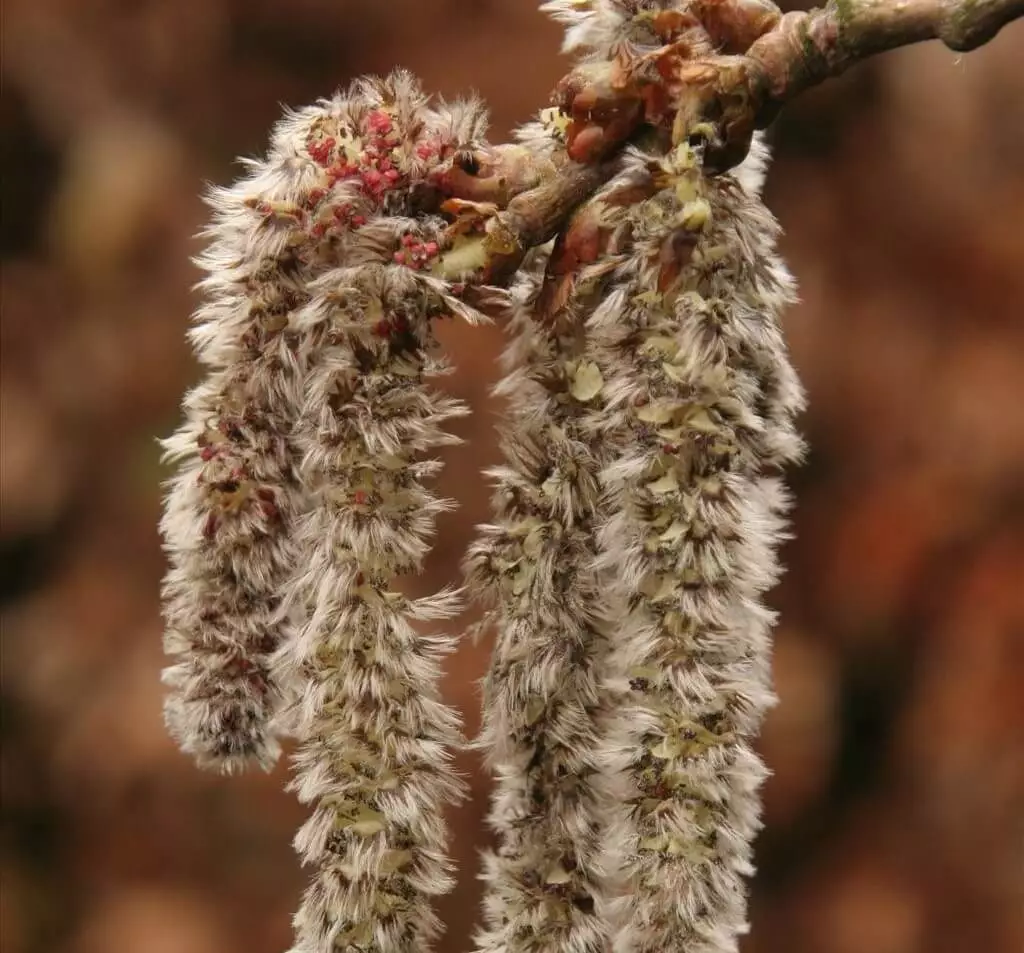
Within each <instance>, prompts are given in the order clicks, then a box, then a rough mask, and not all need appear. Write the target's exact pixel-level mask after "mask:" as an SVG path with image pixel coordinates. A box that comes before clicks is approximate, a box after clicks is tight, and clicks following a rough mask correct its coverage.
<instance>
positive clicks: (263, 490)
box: [256, 486, 274, 503]
mask: <svg viewBox="0 0 1024 953" xmlns="http://www.w3.org/2000/svg"><path fill="white" fill-rule="evenodd" d="M256 496H257V497H258V498H259V499H261V500H263V501H264V502H267V503H273V502H274V491H273V490H271V489H270V488H269V487H266V486H261V487H260V488H259V489H258V490H257V491H256Z"/></svg>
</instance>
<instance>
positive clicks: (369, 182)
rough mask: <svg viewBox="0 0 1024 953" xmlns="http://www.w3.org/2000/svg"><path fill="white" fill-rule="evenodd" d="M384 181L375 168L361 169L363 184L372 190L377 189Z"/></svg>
mask: <svg viewBox="0 0 1024 953" xmlns="http://www.w3.org/2000/svg"><path fill="white" fill-rule="evenodd" d="M383 181H384V176H382V175H381V174H380V173H379V172H378V171H377V170H376V169H364V170H363V184H364V185H365V186H366V187H367V188H368V189H369V190H370V191H371V192H372V191H375V190H376V189H379V188H380V186H381V183H382V182H383Z"/></svg>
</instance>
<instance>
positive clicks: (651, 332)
mask: <svg viewBox="0 0 1024 953" xmlns="http://www.w3.org/2000/svg"><path fill="white" fill-rule="evenodd" d="M759 149H760V147H759V146H758V150H759ZM633 161H635V162H636V163H638V166H637V171H639V163H641V162H643V163H644V164H645V165H646V166H647V170H648V174H650V173H651V172H653V173H654V174H655V175H656V176H657V177H658V180H659V184H660V185H661V186H662V188H660V190H659V191H657V193H656V194H654V195H653V197H652V198H650V199H648V200H646V201H644V202H641V203H639V204H638V205H636V206H634V207H632V208H631V209H629V210H628V211H626V212H624V213H620V215H621V221H620V222H619V225H620V227H623V228H626V229H628V233H629V236H630V238H629V242H630V245H631V252H630V254H629V256H628V261H627V262H626V263H625V264H623V265H622V266H621V268H620V269H619V271H618V272H617V275H616V283H617V287H616V289H615V290H614V291H613V292H612V293H611V294H610V295H609V296H608V297H607V298H606V299H605V300H604V302H603V303H602V306H601V307H600V308H599V309H597V311H595V313H594V315H593V316H592V318H591V321H590V326H591V336H590V338H591V342H592V347H593V350H592V352H591V353H592V355H593V358H594V360H595V362H596V363H597V364H598V365H599V367H600V368H601V372H602V377H603V380H604V396H605V399H606V402H607V404H608V406H609V409H610V410H613V411H614V413H615V417H616V423H615V427H616V429H617V430H618V431H619V432H620V434H621V435H622V440H623V445H624V447H625V450H624V452H623V454H622V456H621V457H620V458H619V459H618V460H616V461H615V462H613V463H612V464H611V465H610V466H608V467H607V468H606V469H605V471H604V473H603V476H602V478H603V482H604V483H605V485H606V486H607V487H608V488H609V490H610V491H611V492H612V494H613V497H612V498H613V504H612V505H613V508H614V513H613V515H612V516H611V517H610V518H609V519H608V521H607V522H606V523H605V525H604V526H603V527H602V530H601V534H600V535H601V545H602V550H603V553H602V556H601V558H600V559H599V565H600V566H601V567H602V568H606V569H614V570H615V576H616V578H617V579H619V580H620V581H621V586H622V592H623V595H624V597H625V598H626V599H627V601H628V603H629V607H630V611H629V612H628V614H627V616H626V618H625V620H624V625H623V628H622V631H621V632H620V635H619V638H618V640H617V644H616V650H615V652H614V653H613V656H612V660H611V664H610V667H611V669H612V670H613V671H614V672H615V673H616V678H615V679H613V680H612V682H611V683H610V684H609V686H608V688H609V689H610V690H613V691H620V692H625V693H626V704H625V705H624V706H623V708H622V710H621V716H620V720H619V724H618V726H617V728H615V729H613V730H612V732H611V733H610V734H609V736H608V738H607V739H606V741H607V748H606V766H607V768H608V770H609V771H610V772H611V773H612V774H613V775H615V776H617V777H618V778H619V779H620V782H621V784H622V791H623V798H624V801H625V807H624V810H623V811H622V812H621V813H620V814H619V816H618V817H617V818H616V821H615V823H613V824H612V826H611V827H610V829H609V831H608V853H609V861H608V863H609V866H610V867H613V868H615V869H617V870H618V871H619V874H620V876H621V878H622V882H623V889H622V893H621V895H620V896H619V897H618V898H617V899H616V900H615V901H614V902H613V903H612V904H611V905H610V906H609V911H608V915H609V919H610V921H611V923H612V925H613V929H614V931H615V934H614V943H613V949H614V950H615V951H616V953H655V951H657V953H671V951H680V953H682V951H685V953H727V951H735V950H736V949H737V938H738V936H739V935H740V934H741V933H743V932H745V930H746V900H745V886H744V877H746V876H747V875H749V874H750V873H751V871H752V869H753V868H752V864H751V841H752V839H753V837H754V834H755V833H756V831H757V829H758V827H759V824H760V822H759V813H760V802H759V797H758V789H759V787H760V784H761V782H762V780H763V778H764V774H765V772H764V768H763V765H762V764H761V761H760V760H759V758H758V757H757V755H756V754H755V753H754V751H753V749H752V747H751V744H752V740H753V738H754V737H755V736H756V734H757V731H758V730H759V727H760V723H761V719H762V717H763V714H764V711H765V710H766V708H767V707H768V706H769V705H770V704H771V703H772V701H773V695H772V691H771V678H770V644H769V637H768V636H769V629H770V626H771V623H772V621H773V616H772V614H771V613H770V612H769V611H768V610H767V609H765V608H764V606H763V604H762V602H761V597H762V596H763V593H764V592H765V591H766V589H767V588H768V587H770V586H771V585H772V584H773V583H774V581H775V579H776V578H777V575H778V567H777V562H776V554H775V550H776V548H777V544H778V540H779V539H780V537H781V534H782V531H783V521H782V514H783V512H784V510H785V506H786V497H785V493H784V491H783V490H782V487H781V484H780V483H779V481H778V479H777V477H776V476H775V475H774V471H775V470H777V468H778V467H779V466H781V465H783V464H785V463H788V462H792V461H793V460H795V459H796V458H797V457H798V456H799V453H800V450H801V444H800V441H799V439H798V438H797V437H796V435H795V433H794V431H793V423H792V421H793V416H794V415H795V413H796V412H797V411H798V410H799V409H800V407H801V404H802V394H801V391H800V389H799V385H798V384H797V383H796V380H795V376H794V375H793V372H792V369H791V367H790V366H789V362H788V358H787V356H786V351H785V347H784V344H783V342H782V339H781V335H780V332H779V328H778V319H779V315H780V312H781V310H782V308H783V307H784V306H785V305H786V304H787V303H789V301H791V300H792V297H793V291H792V285H791V281H790V279H789V277H788V274H787V273H786V271H785V269H784V268H783V266H782V265H781V263H780V262H779V261H778V259H777V256H776V255H775V252H774V242H775V238H776V234H777V227H776V225H775V223H774V222H773V220H772V218H771V216H770V215H769V214H768V212H767V211H766V210H765V209H764V207H763V205H762V204H761V203H760V201H759V199H758V198H757V195H756V190H755V188H754V187H755V186H756V185H757V178H758V177H759V172H758V169H757V165H758V163H763V158H762V157H761V156H760V155H755V157H754V159H753V160H752V163H751V164H752V166H753V168H752V169H748V170H747V171H746V172H741V173H738V174H737V175H723V176H718V177H714V178H711V177H705V176H704V175H703V173H702V170H701V166H700V154H699V152H698V151H694V150H693V149H692V148H691V147H690V146H688V145H686V144H685V143H684V144H683V145H681V146H679V147H677V148H676V149H675V150H674V151H673V152H672V153H671V154H670V155H669V156H667V157H664V158H661V159H646V160H642V159H641V158H639V157H638V158H636V159H634V160H633ZM744 181H745V183H746V184H744Z"/></svg>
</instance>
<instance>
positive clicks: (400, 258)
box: [391, 251, 407, 265]
mask: <svg viewBox="0 0 1024 953" xmlns="http://www.w3.org/2000/svg"><path fill="white" fill-rule="evenodd" d="M391 257H392V258H394V260H395V263H396V264H399V265H405V264H407V262H406V255H405V252H404V251H396V252H395V253H394V254H393V255H392V256H391Z"/></svg>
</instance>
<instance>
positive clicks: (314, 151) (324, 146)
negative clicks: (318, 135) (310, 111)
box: [306, 136, 335, 165]
mask: <svg viewBox="0 0 1024 953" xmlns="http://www.w3.org/2000/svg"><path fill="white" fill-rule="evenodd" d="M334 146H335V140H334V138H333V137H332V136H328V137H327V138H326V139H324V140H323V141H322V142H316V143H310V144H309V145H308V146H307V147H306V151H307V152H308V153H309V155H310V158H311V159H313V161H314V162H317V163H318V164H319V165H327V164H328V163H329V162H330V161H331V153H332V152H333V151H334Z"/></svg>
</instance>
